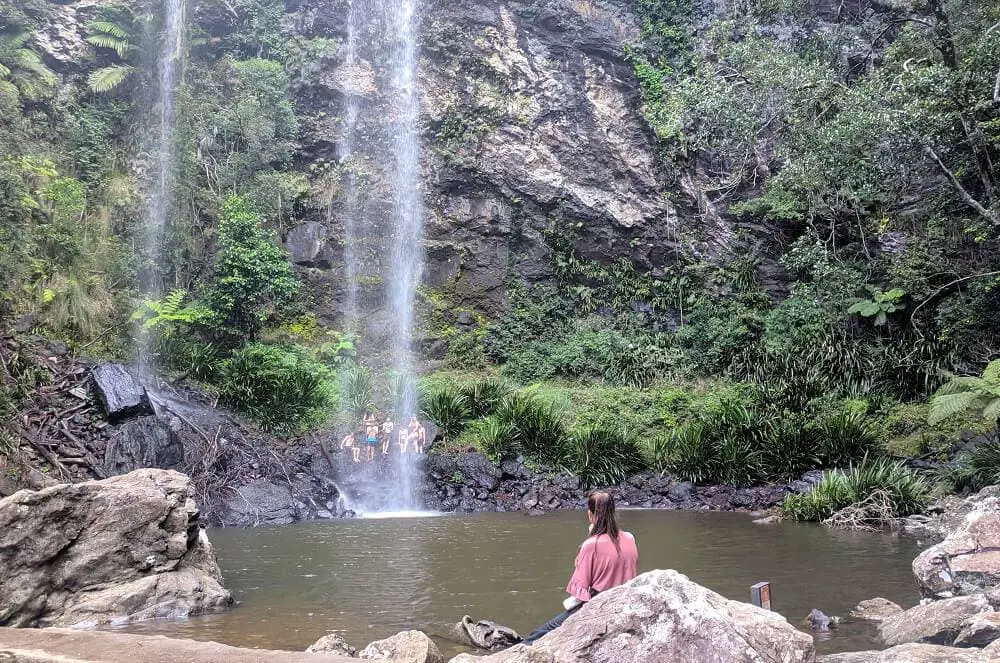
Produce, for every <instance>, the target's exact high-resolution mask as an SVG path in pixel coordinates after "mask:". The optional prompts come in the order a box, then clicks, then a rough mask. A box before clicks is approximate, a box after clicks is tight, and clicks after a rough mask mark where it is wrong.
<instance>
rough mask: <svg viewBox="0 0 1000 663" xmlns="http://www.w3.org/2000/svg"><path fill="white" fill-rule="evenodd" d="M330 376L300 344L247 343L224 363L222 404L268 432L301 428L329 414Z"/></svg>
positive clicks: (332, 391) (280, 432)
mask: <svg viewBox="0 0 1000 663" xmlns="http://www.w3.org/2000/svg"><path fill="white" fill-rule="evenodd" d="M329 378H330V375H329V371H328V370H327V368H326V367H325V366H323V365H322V364H319V363H317V362H315V361H313V360H311V359H309V357H308V356H307V355H306V354H305V353H304V352H302V351H301V350H300V349H298V348H293V347H283V346H274V345H264V344H261V343H251V344H250V345H247V346H246V347H243V348H241V349H239V350H237V351H236V352H234V353H233V355H232V356H231V357H230V358H229V359H227V360H226V361H224V362H222V366H221V371H220V381H219V396H220V402H222V404H224V405H226V406H229V407H232V408H234V409H236V410H238V411H240V412H242V413H243V414H246V415H247V416H249V417H251V418H252V419H254V420H256V421H257V422H258V423H260V425H261V427H262V428H263V429H265V430H267V431H270V432H273V433H277V434H282V435H286V434H290V433H295V432H301V431H304V430H307V429H308V428H310V427H312V426H316V425H319V424H321V423H322V422H323V420H324V419H325V418H326V416H327V415H328V413H329V410H330V408H331V406H332V404H333V398H334V395H335V392H334V390H333V389H332V387H331V385H330V382H329Z"/></svg>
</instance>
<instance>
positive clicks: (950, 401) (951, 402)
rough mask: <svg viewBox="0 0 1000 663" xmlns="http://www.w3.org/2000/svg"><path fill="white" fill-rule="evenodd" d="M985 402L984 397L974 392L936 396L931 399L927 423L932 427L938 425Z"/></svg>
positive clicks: (939, 394)
mask: <svg viewBox="0 0 1000 663" xmlns="http://www.w3.org/2000/svg"><path fill="white" fill-rule="evenodd" d="M983 400H984V397H983V396H982V395H980V394H978V393H976V392H974V391H963V392H959V393H953V394H941V393H938V394H935V396H934V397H933V398H932V399H931V409H930V413H929V414H928V416H927V423H929V424H930V425H932V426H933V425H935V424H938V423H940V422H941V421H944V420H945V419H947V418H949V417H953V416H955V415H956V414H959V413H961V412H965V411H966V410H968V409H970V408H973V407H975V406H976V405H977V403H982V401H983ZM980 407H981V405H980Z"/></svg>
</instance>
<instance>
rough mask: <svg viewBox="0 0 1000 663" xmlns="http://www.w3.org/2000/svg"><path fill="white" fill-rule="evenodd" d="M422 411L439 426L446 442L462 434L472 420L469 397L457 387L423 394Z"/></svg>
mask: <svg viewBox="0 0 1000 663" xmlns="http://www.w3.org/2000/svg"><path fill="white" fill-rule="evenodd" d="M420 411H421V412H422V413H423V415H424V416H425V417H427V418H428V419H430V420H431V421H433V422H434V423H435V425H437V427H438V429H440V431H441V433H442V434H443V436H444V439H445V441H448V440H450V439H453V438H454V437H455V436H456V435H458V434H459V433H461V432H462V429H464V428H465V426H466V425H467V424H468V423H469V419H470V418H471V412H470V410H469V399H468V397H467V396H466V395H465V393H463V392H462V390H460V389H457V388H455V387H444V388H441V389H435V390H433V391H430V392H425V393H423V394H421V396H420Z"/></svg>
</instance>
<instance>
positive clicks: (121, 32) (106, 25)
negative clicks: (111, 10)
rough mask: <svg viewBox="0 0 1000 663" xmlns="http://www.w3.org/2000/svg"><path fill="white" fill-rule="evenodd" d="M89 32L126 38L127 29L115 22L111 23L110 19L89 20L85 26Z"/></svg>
mask: <svg viewBox="0 0 1000 663" xmlns="http://www.w3.org/2000/svg"><path fill="white" fill-rule="evenodd" d="M87 28H88V29H89V30H90V31H91V32H102V33H104V34H107V35H111V36H112V37H117V38H118V39H124V40H126V41H127V40H128V36H129V35H128V31H127V30H126V29H125V28H123V27H121V26H120V25H118V24H117V23H112V22H110V21H91V23H90V24H89V25H88V26H87Z"/></svg>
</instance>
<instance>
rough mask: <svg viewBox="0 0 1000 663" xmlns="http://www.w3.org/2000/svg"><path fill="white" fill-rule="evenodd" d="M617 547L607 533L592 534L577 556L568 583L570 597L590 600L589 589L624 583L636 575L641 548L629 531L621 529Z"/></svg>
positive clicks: (606, 587)
mask: <svg viewBox="0 0 1000 663" xmlns="http://www.w3.org/2000/svg"><path fill="white" fill-rule="evenodd" d="M618 547H619V548H620V549H621V550H619V549H618V548H615V542H614V541H612V540H611V537H610V536H608V535H607V534H602V535H601V536H599V537H593V536H592V537H590V538H588V539H587V540H586V541H584V542H583V545H581V546H580V552H579V553H577V555H576V568H575V570H574V571H573V577H571V578H570V579H569V584H568V585H566V591H567V592H568V593H569V594H570V596H575V597H576V598H578V599H580V600H581V601H589V600H590V599H591V595H590V588H591V587H593V588H594V589H596V590H597V591H599V592H603V591H605V590H608V589H611V588H612V587H617V586H618V585H624V584H625V583H627V582H628V581H629V580H631V579H632V578H634V577H635V576H636V573H637V569H638V566H639V548H638V547H637V546H636V545H635V537H634V536H632V535H631V534H630V533H629V532H620V533H619V535H618Z"/></svg>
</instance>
